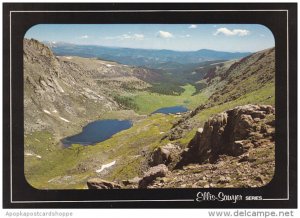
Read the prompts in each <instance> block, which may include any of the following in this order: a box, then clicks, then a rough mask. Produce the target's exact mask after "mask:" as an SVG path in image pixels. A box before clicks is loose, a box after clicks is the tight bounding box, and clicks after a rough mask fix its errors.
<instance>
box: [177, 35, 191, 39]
mask: <svg viewBox="0 0 300 218" xmlns="http://www.w3.org/2000/svg"><path fill="white" fill-rule="evenodd" d="M179 37H180V38H190V37H191V35H190V34H185V35H181V36H179Z"/></svg>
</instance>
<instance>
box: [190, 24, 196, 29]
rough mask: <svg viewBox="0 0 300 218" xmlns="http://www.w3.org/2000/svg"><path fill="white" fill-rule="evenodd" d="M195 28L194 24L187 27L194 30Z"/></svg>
mask: <svg viewBox="0 0 300 218" xmlns="http://www.w3.org/2000/svg"><path fill="white" fill-rule="evenodd" d="M196 28H197V25H195V24H192V25H190V26H189V29H196Z"/></svg>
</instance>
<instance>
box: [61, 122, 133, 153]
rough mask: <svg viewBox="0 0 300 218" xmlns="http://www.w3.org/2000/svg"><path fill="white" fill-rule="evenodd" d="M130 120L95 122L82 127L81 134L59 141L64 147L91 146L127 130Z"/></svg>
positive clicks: (130, 124) (130, 123)
mask: <svg viewBox="0 0 300 218" xmlns="http://www.w3.org/2000/svg"><path fill="white" fill-rule="evenodd" d="M131 126H132V122H131V121H130V120H97V121H94V122H91V123H89V124H88V125H86V126H85V127H83V129H82V132H81V133H79V134H77V135H73V136H69V137H67V138H64V139H62V140H61V142H62V143H63V145H64V146H65V147H69V146H71V145H72V144H81V145H92V144H95V143H98V142H102V141H105V140H107V139H109V138H110V137H111V136H112V135H114V134H116V133H118V132H120V131H122V130H125V129H129V128H130V127H131Z"/></svg>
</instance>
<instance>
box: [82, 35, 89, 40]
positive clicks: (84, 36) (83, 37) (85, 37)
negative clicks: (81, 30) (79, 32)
mask: <svg viewBox="0 0 300 218" xmlns="http://www.w3.org/2000/svg"><path fill="white" fill-rule="evenodd" d="M80 38H81V39H88V38H89V36H88V35H83V36H80Z"/></svg>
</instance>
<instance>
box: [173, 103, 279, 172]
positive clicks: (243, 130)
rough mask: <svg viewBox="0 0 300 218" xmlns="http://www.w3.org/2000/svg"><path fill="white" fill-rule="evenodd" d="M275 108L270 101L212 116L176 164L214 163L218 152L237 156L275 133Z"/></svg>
mask: <svg viewBox="0 0 300 218" xmlns="http://www.w3.org/2000/svg"><path fill="white" fill-rule="evenodd" d="M272 116H273V119H274V116H275V109H274V108H273V107H272V106H269V105H244V106H239V107H236V108H234V109H232V110H228V111H225V112H222V113H219V114H217V115H214V116H212V117H210V118H209V120H208V121H207V122H206V123H205V124H204V128H203V129H202V128H199V129H198V131H197V132H196V135H195V136H194V138H193V139H192V140H191V142H190V143H189V145H188V148H187V149H186V150H185V151H184V152H183V153H182V159H181V161H180V162H179V163H178V164H177V167H179V168H180V167H182V166H183V165H186V164H189V163H204V162H207V161H208V162H210V163H213V162H215V161H216V160H217V159H218V156H219V155H222V154H226V155H231V156H238V155H241V154H243V153H244V152H245V151H247V150H248V149H249V147H251V146H255V145H257V144H259V141H260V140H263V139H265V138H266V137H267V138H269V137H271V138H272V139H273V137H274V134H275V127H274V124H275V123H274V122H268V120H272Z"/></svg>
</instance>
